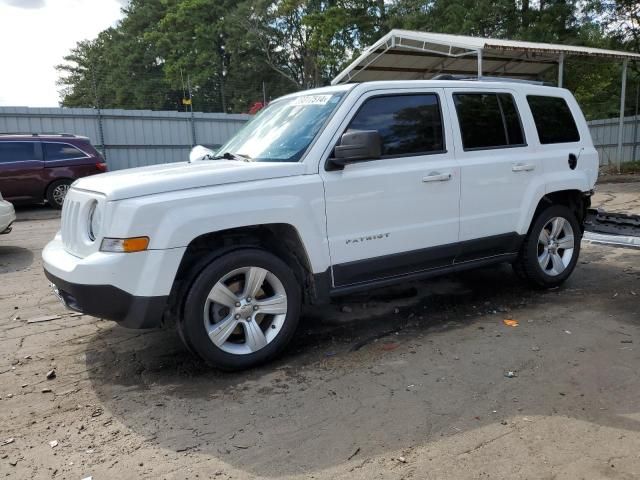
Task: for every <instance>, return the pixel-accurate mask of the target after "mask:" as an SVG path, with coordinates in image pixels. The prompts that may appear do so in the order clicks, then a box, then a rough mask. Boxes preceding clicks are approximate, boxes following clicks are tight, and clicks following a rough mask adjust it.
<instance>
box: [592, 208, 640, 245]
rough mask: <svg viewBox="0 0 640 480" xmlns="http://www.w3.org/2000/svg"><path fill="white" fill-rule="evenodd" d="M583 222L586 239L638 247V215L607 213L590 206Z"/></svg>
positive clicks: (639, 238)
mask: <svg viewBox="0 0 640 480" xmlns="http://www.w3.org/2000/svg"><path fill="white" fill-rule="evenodd" d="M584 224H585V230H586V231H585V234H584V239H585V240H586V241H589V242H592V243H602V244H607V245H615V246H620V247H629V248H640V215H629V214H624V213H609V212H605V211H604V210H602V209H597V210H596V209H594V208H590V209H589V210H588V211H587V218H586V219H585V222H584Z"/></svg>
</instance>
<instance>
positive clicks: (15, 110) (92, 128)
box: [0, 107, 250, 170]
mask: <svg viewBox="0 0 640 480" xmlns="http://www.w3.org/2000/svg"><path fill="white" fill-rule="evenodd" d="M249 118H250V116H249V115H244V114H224V113H200V112H194V114H193V116H192V115H191V113H185V112H155V111H150V110H119V109H116V110H100V111H98V110H94V109H91V108H26V107H0V133H46V132H48V133H74V134H76V135H84V136H87V137H89V138H90V139H91V142H92V143H93V145H94V146H95V147H96V148H97V149H98V150H100V151H101V152H104V155H105V157H106V159H107V163H108V166H109V169H110V170H119V169H122V168H130V167H139V166H142V165H152V164H155V163H168V162H178V161H184V160H186V159H187V158H188V155H189V150H190V149H191V147H192V145H193V144H199V145H205V146H208V147H218V146H220V145H222V144H223V143H224V142H225V141H226V140H228V139H229V138H230V137H231V136H232V135H233V134H234V133H236V132H237V131H238V130H239V129H240V128H241V127H242V126H243V125H244V123H245V122H246V121H247V120H248V119H249Z"/></svg>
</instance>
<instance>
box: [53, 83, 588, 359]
mask: <svg viewBox="0 0 640 480" xmlns="http://www.w3.org/2000/svg"><path fill="white" fill-rule="evenodd" d="M597 173H598V155H597V152H596V150H595V149H594V147H593V144H592V141H591V137H590V134H589V130H588V128H587V124H586V122H585V119H584V116H583V115H582V113H581V111H580V108H579V107H578V104H577V103H576V101H575V99H574V98H573V96H572V95H571V94H570V93H569V92H568V91H567V90H563V89H559V88H552V87H546V86H542V85H536V84H532V83H523V82H516V81H508V80H507V81H501V82H498V81H460V80H442V81H439V80H431V81H385V82H370V83H363V84H349V85H341V86H335V87H327V88H320V89H316V90H313V91H306V92H299V93H295V94H292V95H288V96H285V97H282V98H279V99H278V100H275V101H273V102H272V103H271V104H270V105H269V106H268V108H266V109H265V110H263V111H262V112H260V114H259V115H257V116H256V117H255V118H254V119H253V120H252V121H251V122H249V123H248V124H247V125H246V126H245V127H244V129H243V130H241V131H240V132H239V133H238V134H237V135H235V137H233V138H232V139H231V140H229V142H228V143H226V144H225V145H224V146H223V147H222V148H221V149H220V150H219V151H218V152H217V153H216V154H215V155H214V154H213V152H210V154H205V155H200V156H199V158H196V159H192V161H190V162H183V163H173V164H167V165H155V166H150V167H142V168H136V169H131V170H124V171H116V172H112V173H106V174H103V175H97V176H92V177H87V178H83V179H80V180H78V181H76V182H75V183H74V184H73V186H72V188H71V189H70V190H69V192H68V194H67V197H66V201H65V204H64V208H63V212H62V227H61V231H60V233H58V234H57V235H56V237H55V238H54V240H53V241H51V242H50V243H49V244H48V245H47V246H46V248H45V250H44V252H43V259H44V268H45V273H46V275H47V277H48V278H49V279H50V281H51V282H52V283H53V284H54V286H55V290H56V292H57V293H58V294H59V296H60V297H61V298H62V300H63V301H64V302H65V303H66V305H67V306H69V307H70V308H72V309H75V310H79V311H82V312H85V313H87V314H90V315H94V316H96V317H102V318H106V319H112V320H115V321H117V322H119V323H120V324H121V325H124V326H127V327H132V328H149V327H156V326H160V325H161V324H163V323H173V322H174V321H175V323H176V324H177V330H178V332H179V334H180V336H181V337H182V339H183V340H184V342H185V344H186V345H187V346H188V348H190V349H191V350H192V351H194V352H195V353H197V354H198V355H200V356H201V357H202V358H203V359H204V360H206V361H207V362H209V363H210V364H212V365H214V366H217V367H219V368H223V369H238V368H245V367H249V366H252V365H255V364H258V363H260V362H264V361H266V360H267V359H270V358H272V357H274V356H275V355H276V354H278V353H279V352H281V351H282V350H283V348H284V347H285V346H286V344H287V343H288V342H289V341H290V340H291V338H292V336H293V334H294V332H295V330H296V326H297V324H298V317H299V315H300V308H301V304H302V303H303V302H305V303H311V304H314V303H319V302H326V301H328V299H329V298H330V297H332V296H337V295H342V294H346V293H351V292H355V291H358V290H363V289H369V288H371V287H381V286H385V285H389V284H392V283H396V282H402V281H406V280H409V279H417V278H425V277H430V276H434V275H440V274H443V273H449V272H454V271H460V270H464V269H469V268H474V267H478V266H482V265H488V264H494V263H499V262H511V263H512V264H513V266H514V268H515V271H516V272H517V274H518V275H519V276H521V277H523V278H524V279H526V280H528V281H529V282H530V283H532V284H533V285H536V286H539V287H553V286H556V285H559V284H561V283H562V282H563V281H565V280H566V279H567V277H568V276H569V275H570V274H571V272H572V271H573V269H574V267H575V265H576V262H577V260H578V253H579V251H580V240H581V237H582V233H583V220H584V218H585V212H586V209H587V208H588V206H589V204H590V195H591V194H592V191H593V188H594V184H595V182H596V178H597ZM168 320H171V322H167V321H168Z"/></svg>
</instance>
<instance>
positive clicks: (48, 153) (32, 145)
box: [0, 133, 107, 208]
mask: <svg viewBox="0 0 640 480" xmlns="http://www.w3.org/2000/svg"><path fill="white" fill-rule="evenodd" d="M106 170H107V165H106V163H104V160H103V158H102V156H101V155H100V154H99V153H98V151H97V150H96V149H95V148H93V145H91V142H90V141H89V139H88V138H87V137H80V136H77V135H71V134H68V133H62V134H57V135H49V134H32V135H13V134H0V192H1V193H2V196H3V197H4V198H5V199H6V200H9V201H10V202H13V203H40V202H42V201H44V200H46V201H47V202H48V203H49V205H51V206H52V207H55V208H62V202H63V201H64V197H65V195H66V194H67V190H68V189H69V186H70V185H71V184H72V183H73V181H74V180H75V179H76V178H81V177H86V176H88V175H94V174H96V173H102V172H105V171H106Z"/></svg>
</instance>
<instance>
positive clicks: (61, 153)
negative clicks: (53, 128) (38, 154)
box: [44, 143, 87, 160]
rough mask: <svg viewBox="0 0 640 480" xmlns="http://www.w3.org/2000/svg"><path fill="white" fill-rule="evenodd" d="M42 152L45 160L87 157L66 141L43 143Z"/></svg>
mask: <svg viewBox="0 0 640 480" xmlns="http://www.w3.org/2000/svg"><path fill="white" fill-rule="evenodd" d="M44 154H45V159H46V160H71V159H73V158H85V157H87V154H86V153H84V152H82V151H81V150H79V149H77V148H76V147H74V146H73V145H70V144H68V143H45V144H44Z"/></svg>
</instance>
